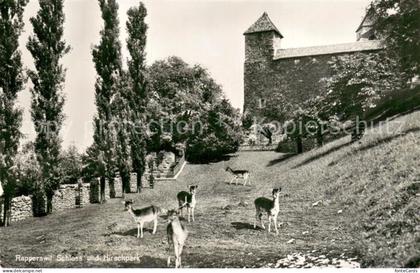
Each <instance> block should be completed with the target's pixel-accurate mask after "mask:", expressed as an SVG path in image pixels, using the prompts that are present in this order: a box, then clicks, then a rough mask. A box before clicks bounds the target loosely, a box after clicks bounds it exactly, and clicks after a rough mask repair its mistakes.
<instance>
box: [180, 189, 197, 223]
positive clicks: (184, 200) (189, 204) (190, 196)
mask: <svg viewBox="0 0 420 273" xmlns="http://www.w3.org/2000/svg"><path fill="white" fill-rule="evenodd" d="M197 188H198V185H195V186H192V185H189V186H188V189H189V191H190V192H186V191H180V192H179V193H178V194H177V196H176V197H177V199H178V205H179V211H180V212H181V216H183V213H182V212H183V209H184V207H186V208H187V214H188V222H190V216H191V217H192V221H193V222H194V221H195V218H194V210H195V205H196V204H197V200H196V198H195V195H196V191H197Z"/></svg>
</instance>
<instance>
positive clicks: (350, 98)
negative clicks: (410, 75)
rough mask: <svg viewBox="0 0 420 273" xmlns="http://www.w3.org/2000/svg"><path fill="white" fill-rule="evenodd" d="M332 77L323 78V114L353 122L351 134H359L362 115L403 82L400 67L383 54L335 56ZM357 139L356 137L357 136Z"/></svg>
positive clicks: (404, 76)
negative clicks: (354, 125) (324, 79)
mask: <svg viewBox="0 0 420 273" xmlns="http://www.w3.org/2000/svg"><path fill="white" fill-rule="evenodd" d="M331 70H332V75H333V76H332V77H330V78H328V79H326V85H327V90H328V91H327V93H326V94H324V96H325V101H324V103H325V104H327V105H329V107H327V108H324V111H325V113H324V115H327V116H330V117H331V116H336V117H338V120H340V121H342V122H344V121H347V120H354V121H355V124H356V127H355V132H354V134H358V131H359V130H360V129H362V130H361V133H362V132H363V128H360V125H361V124H363V122H360V120H361V117H362V116H363V113H364V112H365V111H366V110H368V109H370V108H374V107H375V106H376V103H377V102H378V101H379V100H380V99H381V98H382V97H384V96H386V95H387V94H389V93H391V92H393V91H394V90H398V89H401V88H403V87H404V86H405V84H406V82H407V78H406V74H405V73H403V72H401V67H400V65H399V64H398V63H397V62H396V61H395V60H394V59H391V58H389V57H388V56H387V55H386V53H384V52H382V53H376V54H365V53H357V54H352V55H344V56H339V57H335V58H334V60H333V61H332V62H331ZM357 137H360V136H357Z"/></svg>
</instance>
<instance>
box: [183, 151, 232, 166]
mask: <svg viewBox="0 0 420 273" xmlns="http://www.w3.org/2000/svg"><path fill="white" fill-rule="evenodd" d="M234 157H238V155H237V154H228V155H222V156H219V157H216V158H210V159H207V158H200V159H187V160H188V163H189V164H197V165H201V164H210V163H218V162H221V161H229V160H230V159H231V158H234Z"/></svg>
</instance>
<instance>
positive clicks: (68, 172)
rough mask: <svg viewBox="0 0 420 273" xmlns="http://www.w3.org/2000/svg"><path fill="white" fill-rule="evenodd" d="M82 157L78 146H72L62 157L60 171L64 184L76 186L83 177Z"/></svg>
mask: <svg viewBox="0 0 420 273" xmlns="http://www.w3.org/2000/svg"><path fill="white" fill-rule="evenodd" d="M82 167H83V163H82V155H81V154H80V153H79V151H78V150H77V148H76V146H74V145H70V146H69V147H68V148H67V150H65V151H64V152H63V153H62V155H61V160H60V169H61V174H62V183H64V184H76V183H77V182H78V180H79V178H80V177H81V176H82Z"/></svg>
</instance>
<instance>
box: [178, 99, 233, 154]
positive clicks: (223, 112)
mask: <svg viewBox="0 0 420 273" xmlns="http://www.w3.org/2000/svg"><path fill="white" fill-rule="evenodd" d="M200 121H201V125H202V128H201V129H200V130H193V131H192V133H191V135H190V136H189V138H188V140H187V148H186V157H187V159H188V160H191V161H208V160H213V159H219V158H220V157H222V156H223V155H226V154H229V153H234V152H236V151H237V150H238V148H239V144H240V140H241V130H240V128H241V125H240V124H241V123H240V114H239V112H238V111H237V110H236V109H234V108H233V107H232V106H231V105H230V103H229V101H228V100H227V99H222V100H221V101H220V102H217V103H216V104H214V105H213V106H212V108H211V109H210V110H209V111H208V112H206V113H204V114H203V115H202V116H201V117H200Z"/></svg>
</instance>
